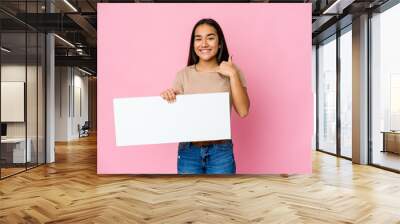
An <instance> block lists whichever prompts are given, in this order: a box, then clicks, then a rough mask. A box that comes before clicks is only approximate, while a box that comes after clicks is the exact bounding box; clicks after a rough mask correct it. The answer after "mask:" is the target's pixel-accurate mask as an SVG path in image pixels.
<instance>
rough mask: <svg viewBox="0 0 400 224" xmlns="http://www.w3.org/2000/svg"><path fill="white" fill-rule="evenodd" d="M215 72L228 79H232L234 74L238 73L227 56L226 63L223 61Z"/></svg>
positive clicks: (230, 58) (230, 57)
mask: <svg viewBox="0 0 400 224" xmlns="http://www.w3.org/2000/svg"><path fill="white" fill-rule="evenodd" d="M217 72H218V73H220V74H221V75H224V76H228V77H232V76H233V75H234V74H237V73H238V70H237V68H236V66H235V64H233V62H232V56H229V59H228V61H223V62H221V63H220V64H219V66H218V69H217Z"/></svg>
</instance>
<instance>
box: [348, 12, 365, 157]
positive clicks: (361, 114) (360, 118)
mask: <svg viewBox="0 0 400 224" xmlns="http://www.w3.org/2000/svg"><path fill="white" fill-rule="evenodd" d="M352 36H353V40H352V43H353V114H352V115H353V118H352V119H353V124H352V125H353V130H352V134H353V136H352V139H353V140H352V145H353V153H352V157H353V162H354V163H358V164H367V163H368V15H366V14H365V15H361V16H360V17H358V18H356V19H354V20H353V35H352Z"/></svg>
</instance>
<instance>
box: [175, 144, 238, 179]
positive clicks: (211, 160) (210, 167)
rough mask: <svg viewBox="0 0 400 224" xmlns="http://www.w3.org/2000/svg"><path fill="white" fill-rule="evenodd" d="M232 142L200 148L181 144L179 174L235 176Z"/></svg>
mask: <svg viewBox="0 0 400 224" xmlns="http://www.w3.org/2000/svg"><path fill="white" fill-rule="evenodd" d="M235 173H236V164H235V158H234V156H233V144H232V140H227V141H226V142H225V143H222V144H211V145H208V146H202V147H198V146H195V145H193V144H192V143H191V142H181V143H179V148H178V174H235Z"/></svg>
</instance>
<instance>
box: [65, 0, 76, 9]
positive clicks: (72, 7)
mask: <svg viewBox="0 0 400 224" xmlns="http://www.w3.org/2000/svg"><path fill="white" fill-rule="evenodd" d="M64 2H65V4H67V5H68V6H69V7H70V8H71V9H72V10H74V12H78V10H77V9H76V8H75V7H74V6H73V5H72V4H71V3H69V1H68V0H64Z"/></svg>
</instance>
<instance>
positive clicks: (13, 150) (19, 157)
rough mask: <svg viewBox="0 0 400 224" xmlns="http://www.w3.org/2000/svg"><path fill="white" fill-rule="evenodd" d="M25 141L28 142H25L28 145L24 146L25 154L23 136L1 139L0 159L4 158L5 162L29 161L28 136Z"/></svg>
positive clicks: (29, 145)
mask: <svg viewBox="0 0 400 224" xmlns="http://www.w3.org/2000/svg"><path fill="white" fill-rule="evenodd" d="M26 142H27V143H28V144H27V146H28V147H26V154H25V138H6V139H1V157H2V159H5V160H6V163H25V162H31V159H32V154H31V145H32V140H31V139H30V138H27V139H26ZM11 154H12V155H11ZM11 158H12V160H11ZM25 160H26V161H25Z"/></svg>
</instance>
